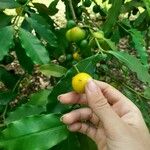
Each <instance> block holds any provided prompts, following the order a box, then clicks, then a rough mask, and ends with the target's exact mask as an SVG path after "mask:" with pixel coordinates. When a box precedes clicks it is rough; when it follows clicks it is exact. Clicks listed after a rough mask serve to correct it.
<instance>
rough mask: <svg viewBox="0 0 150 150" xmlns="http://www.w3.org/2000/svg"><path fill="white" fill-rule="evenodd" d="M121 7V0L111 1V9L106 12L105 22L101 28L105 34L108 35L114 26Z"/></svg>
mask: <svg viewBox="0 0 150 150" xmlns="http://www.w3.org/2000/svg"><path fill="white" fill-rule="evenodd" d="M121 6H122V0H113V3H112V7H111V8H110V10H109V12H108V16H107V20H106V22H105V24H104V26H103V31H104V32H105V33H106V34H108V33H109V32H110V31H111V30H112V27H113V26H114V25H115V23H116V20H117V18H118V16H119V14H120V11H121Z"/></svg>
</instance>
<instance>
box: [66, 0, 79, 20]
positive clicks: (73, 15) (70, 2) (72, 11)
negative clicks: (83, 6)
mask: <svg viewBox="0 0 150 150" xmlns="http://www.w3.org/2000/svg"><path fill="white" fill-rule="evenodd" d="M68 2H69V7H70V9H71V13H72V17H73V20H74V21H75V22H77V17H76V15H75V11H74V8H73V4H72V0H68Z"/></svg>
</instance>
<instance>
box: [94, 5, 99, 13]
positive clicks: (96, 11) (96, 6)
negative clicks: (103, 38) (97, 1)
mask: <svg viewBox="0 0 150 150" xmlns="http://www.w3.org/2000/svg"><path fill="white" fill-rule="evenodd" d="M99 11H100V6H98V5H94V6H93V12H94V13H99Z"/></svg>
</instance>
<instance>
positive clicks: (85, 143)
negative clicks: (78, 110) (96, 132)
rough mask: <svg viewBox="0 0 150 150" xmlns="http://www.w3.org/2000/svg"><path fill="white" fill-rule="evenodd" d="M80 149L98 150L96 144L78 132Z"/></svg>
mask: <svg viewBox="0 0 150 150" xmlns="http://www.w3.org/2000/svg"><path fill="white" fill-rule="evenodd" d="M78 140H79V142H80V150H97V146H96V144H95V143H94V142H93V141H92V140H91V139H90V138H89V137H87V136H86V135H83V134H80V133H79V134H78Z"/></svg>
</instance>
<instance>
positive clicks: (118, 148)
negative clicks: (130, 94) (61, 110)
mask: <svg viewBox="0 0 150 150" xmlns="http://www.w3.org/2000/svg"><path fill="white" fill-rule="evenodd" d="M58 99H59V100H60V102H61V103H64V104H85V105H87V106H88V107H87V108H80V109H77V110H73V111H71V112H70V113H67V114H65V115H63V116H62V118H61V120H62V121H63V122H64V123H65V124H67V125H68V129H69V130H70V131H72V132H76V131H77V132H80V133H83V134H86V135H87V136H89V137H90V138H91V139H92V140H93V141H95V143H96V144H97V146H98V149H99V150H149V149H150V134H149V131H148V129H147V127H146V125H145V122H144V120H143V117H142V115H141V112H140V110H139V109H138V108H137V107H136V106H135V105H134V104H133V103H132V102H131V101H130V100H129V99H128V98H127V97H125V96H124V95H123V94H122V93H120V92H119V91H118V90H116V89H115V88H114V87H112V86H110V85H109V84H107V83H104V82H101V81H96V80H90V81H89V82H88V84H87V86H86V88H85V94H77V93H75V92H69V93H66V94H62V95H60V96H59V98H58ZM83 120H84V121H83ZM85 121H87V123H86V122H85ZM89 121H90V122H91V123H89Z"/></svg>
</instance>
